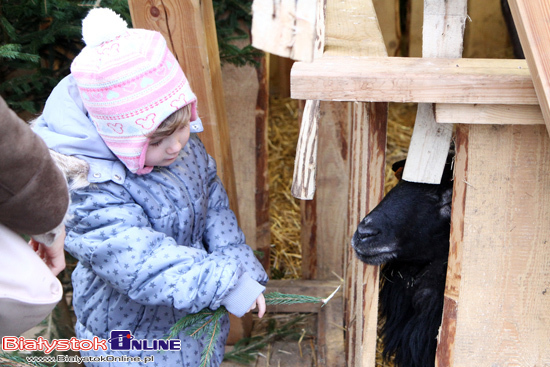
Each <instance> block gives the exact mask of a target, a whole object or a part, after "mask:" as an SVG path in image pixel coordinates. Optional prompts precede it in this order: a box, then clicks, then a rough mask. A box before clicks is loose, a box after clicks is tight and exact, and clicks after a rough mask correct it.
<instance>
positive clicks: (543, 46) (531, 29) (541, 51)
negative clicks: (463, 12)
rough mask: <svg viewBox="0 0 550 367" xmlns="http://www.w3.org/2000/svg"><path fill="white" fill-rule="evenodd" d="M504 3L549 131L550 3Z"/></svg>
mask: <svg viewBox="0 0 550 367" xmlns="http://www.w3.org/2000/svg"><path fill="white" fill-rule="evenodd" d="M508 3H509V5H510V10H511V12H512V16H513V18H514V23H515V25H516V29H517V31H518V36H519V39H520V41H521V46H522V48H523V52H524V54H525V58H526V59H527V64H528V65H529V70H531V76H532V77H533V84H534V85H535V89H536V91H537V95H538V97H539V102H540V107H541V110H542V115H543V116H544V120H545V122H546V127H547V128H548V130H549V131H550V103H549V99H550V46H549V42H550V26H549V25H548V19H550V3H549V2H548V1H546V0H529V1H526V0H509V2H508Z"/></svg>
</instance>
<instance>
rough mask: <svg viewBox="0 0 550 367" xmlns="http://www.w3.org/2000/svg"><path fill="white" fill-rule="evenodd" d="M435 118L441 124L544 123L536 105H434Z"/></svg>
mask: <svg viewBox="0 0 550 367" xmlns="http://www.w3.org/2000/svg"><path fill="white" fill-rule="evenodd" d="M435 120H436V121H437V122H438V123H443V124H449V123H454V124H492V125H518V124H519V125H540V124H544V119H543V117H542V112H541V110H540V106H537V105H504V104H498V105H491V104H487V105H483V104H447V103H438V104H436V105H435Z"/></svg>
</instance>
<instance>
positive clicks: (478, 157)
mask: <svg viewBox="0 0 550 367" xmlns="http://www.w3.org/2000/svg"><path fill="white" fill-rule="evenodd" d="M459 129H461V132H460V133H459V134H458V141H457V143H458V151H459V154H461V153H460V152H461V150H463V149H467V164H466V165H464V164H463V163H461V164H460V166H459V167H457V169H461V170H463V169H465V170H466V175H465V176H464V175H462V174H461V176H459V180H460V179H462V182H456V183H455V188H456V187H457V186H456V185H461V186H462V189H461V190H460V191H463V192H462V193H460V192H459V193H455V198H454V199H453V205H455V204H457V203H458V204H461V203H462V205H463V211H464V215H463V222H462V218H461V217H460V216H458V217H457V218H455V217H454V214H456V211H455V208H453V222H452V223H453V225H452V228H453V233H452V235H451V239H452V244H453V243H454V244H455V245H456V246H452V247H451V254H456V255H457V256H456V259H453V256H451V257H450V258H449V259H450V263H449V272H448V277H447V282H448V283H449V284H448V285H447V287H446V288H447V289H446V301H448V300H452V302H451V304H449V303H446V306H445V312H446V314H445V315H444V320H445V319H446V318H447V319H450V320H453V319H454V321H455V330H456V332H454V333H453V330H452V329H451V330H450V335H449V336H448V337H447V338H446V341H447V343H451V344H450V345H449V346H448V348H447V353H446V355H447V356H448V357H449V359H448V360H446V361H445V360H443V361H442V363H440V364H439V365H440V366H451V367H462V366H487V365H490V366H509V365H517V366H547V365H550V350H549V349H548V341H549V340H550V315H549V313H548V310H549V309H550V297H548V292H549V290H550V246H548V242H549V241H550V227H549V226H548V218H550V167H549V166H548V162H549V161H550V139H549V137H548V134H547V131H546V128H545V126H540V125H539V126H520V125H508V126H485V125H464V127H462V126H459ZM464 129H465V130H464ZM460 161H463V159H460V158H459V160H458V162H460ZM457 194H460V196H461V198H460V199H458V198H459V197H458V196H456V195H457ZM461 222H462V223H461ZM457 229H458V230H459V232H458V233H455V230H457ZM457 263H458V264H459V269H458V271H457V270H453V269H454V268H455V264H457ZM454 311H456V316H454V317H453V315H450V316H449V313H451V314H452V312H454ZM450 324H451V325H452V323H450ZM443 326H444V327H445V323H444V325H443ZM442 335H443V332H442Z"/></svg>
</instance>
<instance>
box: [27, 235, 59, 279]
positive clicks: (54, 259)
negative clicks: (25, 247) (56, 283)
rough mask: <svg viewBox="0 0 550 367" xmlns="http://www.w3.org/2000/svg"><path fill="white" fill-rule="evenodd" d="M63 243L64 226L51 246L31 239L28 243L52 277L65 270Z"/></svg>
mask: <svg viewBox="0 0 550 367" xmlns="http://www.w3.org/2000/svg"><path fill="white" fill-rule="evenodd" d="M64 243H65V226H63V231H62V233H61V234H60V235H58V236H57V238H56V239H55V241H54V242H53V243H52V244H51V246H46V245H44V244H43V243H40V242H38V241H36V240H35V239H32V238H31V240H30V241H29V245H30V246H31V247H32V249H33V250H34V251H35V252H36V254H37V255H38V256H40V258H41V259H42V260H44V262H45V263H46V265H47V266H48V268H50V270H51V271H52V273H53V274H54V275H57V274H59V273H60V272H61V270H63V269H65V252H64V251H63V250H64Z"/></svg>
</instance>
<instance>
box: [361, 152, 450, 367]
mask: <svg viewBox="0 0 550 367" xmlns="http://www.w3.org/2000/svg"><path fill="white" fill-rule="evenodd" d="M404 164H405V161H401V162H397V163H395V164H394V165H393V166H392V169H393V170H394V171H398V172H399V171H401V170H402V168H403V166H404ZM452 190H453V182H452V169H451V159H449V160H448V161H447V164H446V167H445V171H444V174H443V178H442V180H441V184H439V185H430V184H419V183H412V182H407V181H403V180H400V182H399V183H398V184H397V185H396V186H395V187H394V188H393V189H392V190H391V191H390V192H388V194H387V195H386V196H385V198H384V199H383V200H382V201H381V202H380V204H378V206H377V207H376V208H374V209H373V210H372V211H371V212H370V213H369V214H368V215H367V216H366V217H365V218H364V219H363V220H362V221H361V223H360V224H359V226H358V228H357V231H356V232H355V234H354V236H353V240H352V246H353V248H354V250H355V253H356V254H357V257H358V258H359V259H360V260H361V261H363V262H364V263H367V264H371V265H382V264H385V265H384V266H383V268H382V270H381V289H380V315H381V317H382V319H383V320H385V322H384V325H383V326H382V329H381V332H382V340H383V342H384V352H383V355H384V358H386V359H388V358H389V357H390V356H391V355H395V364H396V365H397V366H400V367H429V366H434V361H435V351H436V346H437V340H436V339H437V334H438V330H439V326H440V324H441V317H442V312H443V294H444V290H445V277H446V271H447V257H448V253H449V233H450V219H451V199H452Z"/></svg>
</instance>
